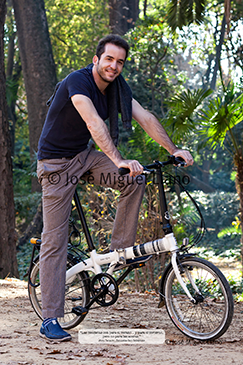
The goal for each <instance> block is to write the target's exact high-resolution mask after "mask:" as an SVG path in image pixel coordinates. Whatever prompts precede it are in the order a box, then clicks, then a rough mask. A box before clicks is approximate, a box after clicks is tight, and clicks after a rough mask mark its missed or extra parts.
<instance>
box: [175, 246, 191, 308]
mask: <svg viewBox="0 0 243 365" xmlns="http://www.w3.org/2000/svg"><path fill="white" fill-rule="evenodd" d="M176 257H177V253H176V252H173V253H172V258H171V264H172V267H173V270H174V272H175V276H176V278H177V280H178V281H179V283H180V285H181V287H182V289H183V290H184V292H185V293H186V295H187V296H188V298H189V299H190V301H191V302H192V303H193V304H196V300H195V299H194V298H193V297H192V295H191V294H190V292H189V290H188V289H187V287H186V284H185V283H184V281H183V279H182V277H181V274H180V271H179V268H178V265H177V262H176Z"/></svg>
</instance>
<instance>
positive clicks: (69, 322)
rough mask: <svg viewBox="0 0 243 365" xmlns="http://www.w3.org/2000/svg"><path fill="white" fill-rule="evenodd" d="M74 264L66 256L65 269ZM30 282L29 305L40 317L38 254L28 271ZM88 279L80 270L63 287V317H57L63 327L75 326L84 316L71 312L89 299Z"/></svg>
mask: <svg viewBox="0 0 243 365" xmlns="http://www.w3.org/2000/svg"><path fill="white" fill-rule="evenodd" d="M73 265H74V262H73V260H72V257H70V255H68V257H67V269H68V268H70V267H71V266H73ZM30 280H31V283H32V284H33V285H35V286H33V285H31V283H30V282H29V283H28V294H29V299H30V302H31V305H32V307H33V309H34V311H35V313H36V314H37V315H38V317H39V318H40V319H41V320H43V317H42V306H41V286H40V285H38V286H36V285H37V284H38V283H39V255H38V256H37V257H36V258H35V259H34V262H33V266H32V270H31V273H30ZM89 283H90V280H89V276H88V274H87V273H86V272H80V273H78V274H76V275H75V276H74V277H73V278H72V281H71V282H69V283H68V284H67V285H66V287H65V304H64V317H63V318H58V322H59V323H60V325H61V327H62V328H63V329H70V328H73V327H76V326H77V325H78V324H79V323H81V322H82V320H83V319H84V316H77V315H76V314H75V313H73V312H72V308H73V307H76V306H82V307H85V306H86V305H87V304H88V303H89V300H90V284H89Z"/></svg>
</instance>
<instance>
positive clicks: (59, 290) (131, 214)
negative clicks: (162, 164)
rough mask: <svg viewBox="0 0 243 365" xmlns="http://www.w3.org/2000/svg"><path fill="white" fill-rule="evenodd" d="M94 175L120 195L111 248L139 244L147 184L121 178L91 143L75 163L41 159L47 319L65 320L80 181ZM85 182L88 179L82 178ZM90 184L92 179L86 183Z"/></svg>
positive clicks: (43, 283)
mask: <svg viewBox="0 0 243 365" xmlns="http://www.w3.org/2000/svg"><path fill="white" fill-rule="evenodd" d="M88 170H89V171H90V175H88V179H90V182H91V181H92V183H94V184H98V185H102V186H105V187H111V188H114V189H117V190H119V191H120V197H119V203H118V207H117V212H116V218H115V222H114V226H113V232H112V239H111V249H115V248H125V247H129V246H132V245H134V242H135V238H136V230H137V220H138V214H139V208H140V205H141V201H142V198H143V194H144V190H145V179H144V177H143V176H138V177H137V179H133V181H132V180H131V179H132V178H129V180H127V179H128V175H126V177H125V179H124V178H123V179H121V178H119V179H118V177H119V175H118V172H117V167H116V166H115V165H114V163H113V162H112V161H111V160H110V159H109V158H108V157H107V156H106V155H105V154H104V153H103V152H100V151H97V150H95V149H94V146H93V145H92V144H91V145H90V146H89V147H88V148H87V149H86V150H85V151H82V152H80V153H79V154H78V155H76V156H75V157H74V158H73V159H71V160H70V159H67V158H62V159H51V160H48V159H46V160H40V161H38V165H37V175H38V179H39V182H40V183H41V185H42V204H43V225H44V227H43V232H42V237H41V238H42V244H41V250H40V283H41V295H42V315H43V317H44V318H49V317H63V316H64V300H65V299H64V297H65V274H66V262H67V261H66V260H67V243H68V222H69V216H70V212H71V201H72V198H73V194H74V191H75V188H76V185H77V183H78V179H80V177H81V176H82V175H83V174H84V173H85V172H87V171H88ZM82 179H83V177H82ZM86 179H87V178H86Z"/></svg>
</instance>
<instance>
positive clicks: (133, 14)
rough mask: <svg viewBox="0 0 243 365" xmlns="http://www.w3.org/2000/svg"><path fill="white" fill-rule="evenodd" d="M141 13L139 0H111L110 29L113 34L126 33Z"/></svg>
mask: <svg viewBox="0 0 243 365" xmlns="http://www.w3.org/2000/svg"><path fill="white" fill-rule="evenodd" d="M138 14H139V0H109V18H110V29H111V32H112V33H113V34H120V35H123V34H125V33H126V32H127V31H128V30H129V29H131V28H133V27H134V24H135V22H136V20H137V18H138Z"/></svg>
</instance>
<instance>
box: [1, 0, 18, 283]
mask: <svg viewBox="0 0 243 365" xmlns="http://www.w3.org/2000/svg"><path fill="white" fill-rule="evenodd" d="M5 15H6V0H0V84H1V89H0V278H4V277H6V276H8V275H9V276H15V277H18V267H17V259H16V235H15V229H14V228H15V214H14V198H13V176H12V160H11V148H10V135H9V125H8V119H7V102H6V77H5V71H4V43H3V36H4V22H5Z"/></svg>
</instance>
